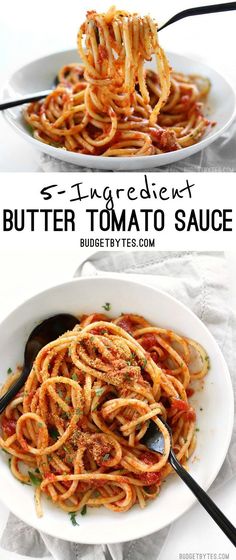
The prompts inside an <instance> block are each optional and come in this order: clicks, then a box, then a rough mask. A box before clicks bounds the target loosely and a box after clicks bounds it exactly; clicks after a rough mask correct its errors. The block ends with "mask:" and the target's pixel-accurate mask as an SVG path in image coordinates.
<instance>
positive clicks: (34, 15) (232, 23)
mask: <svg viewBox="0 0 236 560" xmlns="http://www.w3.org/2000/svg"><path fill="white" fill-rule="evenodd" d="M215 1H218V0H215ZM112 3H113V2H112V0H86V1H82V0H66V3H63V2H61V1H59V0H40V2H38V3H37V2H32V0H20V1H19V2H18V1H16V0H6V1H4V2H2V5H1V11H0V53H1V57H0V77H1V80H2V84H0V88H1V87H2V86H3V85H4V83H5V82H6V80H7V79H8V77H9V76H10V75H11V74H12V73H13V72H14V70H16V69H18V68H19V67H20V66H23V65H24V64H26V63H27V62H30V61H32V60H33V59H35V58H40V57H42V56H45V55H47V54H50V53H53V52H58V51H61V50H64V49H65V50H66V49H71V48H76V36H77V31H78V27H79V25H80V23H81V22H82V21H83V20H84V16H85V12H86V11H87V10H91V9H96V10H97V11H106V9H107V8H109V7H110V5H111V4H112ZM210 3H211V1H210V0H178V2H176V1H175V0H165V1H163V2H156V1H154V0H145V2H144V1H143V0H117V1H116V5H117V7H118V8H124V9H127V10H130V11H132V10H134V11H139V12H140V13H148V12H149V13H151V15H152V16H153V17H155V18H156V20H157V21H158V22H159V25H161V24H162V23H164V22H165V21H167V19H169V18H170V17H171V16H172V15H174V14H176V13H177V12H179V11H181V10H183V9H186V8H190V7H193V6H196V5H197V6H198V5H199V6H200V5H204V4H205V5H206V4H210ZM212 3H214V0H212ZM235 28H236V12H230V13H225V14H211V15H207V16H196V17H192V18H187V19H184V20H182V21H180V22H177V23H175V24H173V25H171V26H170V27H168V28H167V29H165V30H163V31H161V33H160V41H161V45H162V46H163V47H164V49H166V50H169V51H174V52H177V53H180V54H183V55H186V56H189V57H191V58H193V59H198V60H200V61H202V62H205V63H206V64H209V65H210V66H212V67H214V68H215V69H216V70H218V71H219V72H221V73H223V75H224V77H225V78H226V79H227V78H228V79H229V80H230V81H231V83H232V84H233V85H234V86H235V88H236V73H235V48H234V46H235ZM49 86H50V84H49ZM0 144H1V154H0V171H38V162H37V157H38V155H37V154H36V152H35V151H34V148H32V146H29V145H28V144H27V143H25V142H24V141H23V140H22V139H21V138H20V137H18V136H17V135H16V134H15V132H14V131H13V130H11V129H10V127H9V125H8V124H7V123H5V121H4V120H3V118H2V116H1V123H0Z"/></svg>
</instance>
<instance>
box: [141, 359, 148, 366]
mask: <svg viewBox="0 0 236 560" xmlns="http://www.w3.org/2000/svg"><path fill="white" fill-rule="evenodd" d="M146 365H147V360H146V358H145V359H144V360H143V362H142V367H146Z"/></svg>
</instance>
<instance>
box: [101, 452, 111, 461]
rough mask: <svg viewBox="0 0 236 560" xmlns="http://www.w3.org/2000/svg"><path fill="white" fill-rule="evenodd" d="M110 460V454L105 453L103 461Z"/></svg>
mask: <svg viewBox="0 0 236 560" xmlns="http://www.w3.org/2000/svg"><path fill="white" fill-rule="evenodd" d="M109 459H110V453H105V455H103V457H102V460H103V461H108V460H109Z"/></svg>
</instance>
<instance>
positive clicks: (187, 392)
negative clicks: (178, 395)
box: [186, 387, 194, 397]
mask: <svg viewBox="0 0 236 560" xmlns="http://www.w3.org/2000/svg"><path fill="white" fill-rule="evenodd" d="M186 395H187V397H192V396H193V395H194V389H191V387H189V388H188V389H186Z"/></svg>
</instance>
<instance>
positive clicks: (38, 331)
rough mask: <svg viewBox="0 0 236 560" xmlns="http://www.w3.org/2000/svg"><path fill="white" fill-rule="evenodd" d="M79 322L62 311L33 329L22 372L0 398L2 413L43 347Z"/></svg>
mask: <svg viewBox="0 0 236 560" xmlns="http://www.w3.org/2000/svg"><path fill="white" fill-rule="evenodd" d="M78 323H79V319H77V318H76V317H74V315H69V313H60V314H58V315H54V316H53V317H50V318H49V319H46V320H45V321H43V322H42V323H40V324H39V325H37V327H35V328H34V329H33V331H32V332H31V334H30V336H29V338H28V340H27V342H26V345H25V353H24V365H23V369H22V373H21V375H20V377H19V378H18V379H17V381H16V382H15V383H14V384H13V385H12V386H11V387H10V389H8V391H7V392H6V393H5V395H3V396H2V397H1V398H0V414H2V412H3V411H4V410H5V408H6V407H7V406H8V404H9V403H10V402H11V400H12V399H13V398H14V397H15V396H16V394H17V393H18V391H20V389H21V388H22V387H23V385H24V383H25V382H26V379H27V377H28V376H29V373H30V371H31V368H32V365H33V362H34V360H35V358H36V356H37V354H38V352H39V351H40V350H41V348H43V346H45V345H46V344H48V343H49V342H51V341H52V340H55V339H56V338H58V336H60V335H62V334H63V333H64V332H66V331H70V330H72V329H73V328H74V327H75V325H77V324H78Z"/></svg>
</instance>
